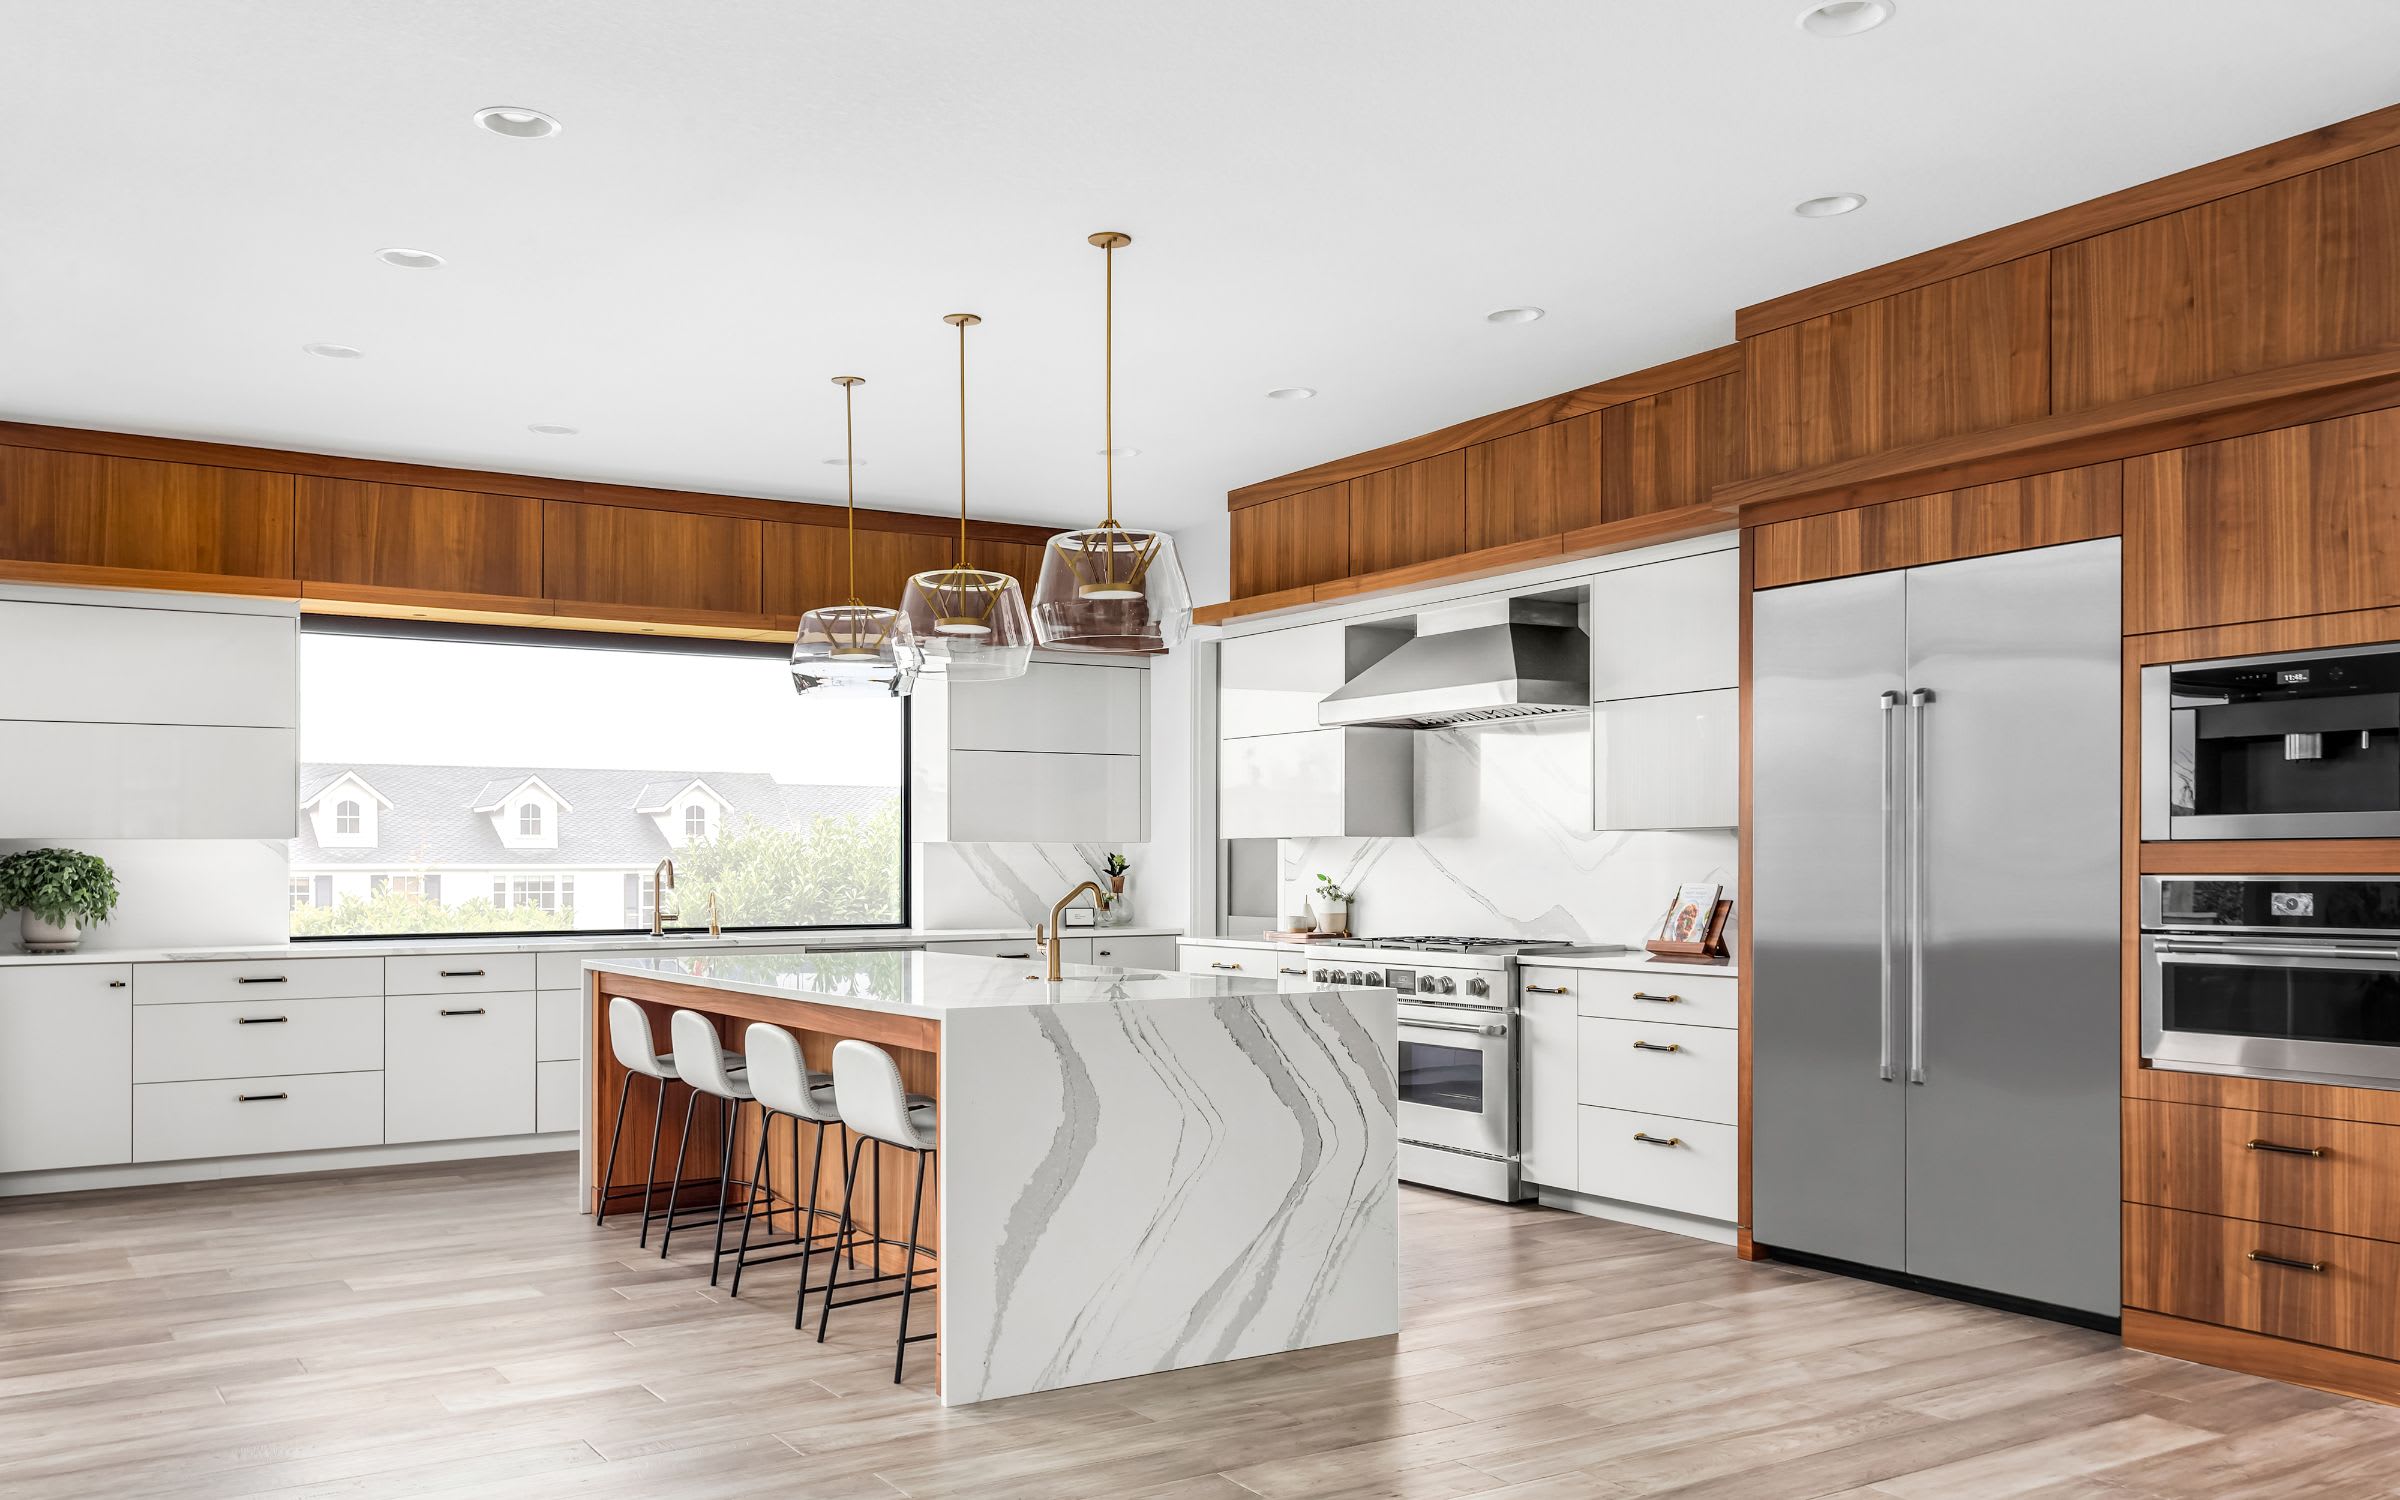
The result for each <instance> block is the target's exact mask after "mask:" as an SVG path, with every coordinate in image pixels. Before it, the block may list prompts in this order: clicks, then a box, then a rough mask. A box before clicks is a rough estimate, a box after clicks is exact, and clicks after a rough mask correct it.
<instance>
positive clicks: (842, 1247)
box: [817, 1135, 867, 1344]
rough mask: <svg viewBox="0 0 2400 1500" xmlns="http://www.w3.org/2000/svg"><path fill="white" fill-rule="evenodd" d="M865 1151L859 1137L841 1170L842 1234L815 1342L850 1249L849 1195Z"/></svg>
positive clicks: (820, 1308) (828, 1274) (827, 1279)
mask: <svg viewBox="0 0 2400 1500" xmlns="http://www.w3.org/2000/svg"><path fill="white" fill-rule="evenodd" d="M866 1149H867V1138H866V1137H865V1136H863V1135H862V1136H860V1137H859V1138H858V1143H857V1144H856V1145H854V1146H852V1147H851V1148H850V1159H849V1161H848V1162H846V1163H845V1164H844V1165H843V1168H842V1232H841V1235H840V1237H839V1238H837V1239H836V1240H835V1241H834V1246H833V1260H832V1261H831V1262H830V1263H829V1264H828V1265H827V1266H826V1268H825V1297H824V1300H823V1302H821V1303H820V1304H819V1305H818V1308H817V1342H818V1343H820V1344H822V1343H824V1342H825V1325H826V1324H827V1322H828V1321H830V1320H831V1318H832V1317H833V1289H834V1287H835V1285H836V1284H837V1283H839V1282H840V1280H841V1276H842V1257H843V1256H844V1255H846V1254H848V1253H849V1249H850V1229H851V1224H850V1194H851V1193H852V1191H854V1190H855V1189H856V1188H857V1186H858V1159H859V1157H860V1156H862V1155H864V1154H865V1152H866Z"/></svg>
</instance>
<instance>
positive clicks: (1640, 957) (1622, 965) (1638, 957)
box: [1517, 948, 1741, 977]
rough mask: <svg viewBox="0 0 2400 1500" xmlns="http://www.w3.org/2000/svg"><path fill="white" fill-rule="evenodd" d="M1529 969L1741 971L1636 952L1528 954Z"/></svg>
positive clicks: (1525, 963)
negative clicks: (1680, 961)
mask: <svg viewBox="0 0 2400 1500" xmlns="http://www.w3.org/2000/svg"><path fill="white" fill-rule="evenodd" d="M1517 964H1518V967H1520V968H1526V969H1616V970H1619V971H1623V972H1629V973H1634V974H1720V975H1725V976H1728V977H1730V976H1733V975H1736V974H1739V973H1740V972H1741V971H1740V970H1739V969H1738V968H1737V967H1736V966H1735V965H1734V964H1732V963H1731V962H1727V963H1721V964H1683V963H1676V962H1674V961H1672V960H1669V959H1657V958H1652V957H1651V956H1650V955H1649V953H1648V952H1646V951H1645V950H1643V949H1640V948H1636V949H1634V950H1633V951H1632V952H1631V953H1587V954H1575V953H1570V954H1566V955H1564V956H1562V957H1558V958H1552V957H1549V956H1548V955H1546V954H1540V953H1528V954H1526V955H1525V956H1524V957H1523V958H1521V959H1519V960H1518V961H1517Z"/></svg>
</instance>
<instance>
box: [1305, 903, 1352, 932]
mask: <svg viewBox="0 0 2400 1500" xmlns="http://www.w3.org/2000/svg"><path fill="white" fill-rule="evenodd" d="M1308 909H1309V910H1310V911H1313V912H1315V913H1316V914H1317V931H1319V932H1325V933H1342V932H1348V931H1349V930H1350V903H1349V902H1347V901H1326V900H1324V899H1322V898H1320V897H1314V896H1312V897H1310V898H1309V902H1308Z"/></svg>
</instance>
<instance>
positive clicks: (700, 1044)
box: [658, 1010, 758, 1286]
mask: <svg viewBox="0 0 2400 1500" xmlns="http://www.w3.org/2000/svg"><path fill="white" fill-rule="evenodd" d="M667 1035H668V1038H669V1039H670V1040H672V1041H673V1042H674V1043H675V1056H676V1057H677V1058H679V1059H680V1060H681V1061H680V1064H679V1066H680V1068H681V1071H682V1073H683V1081H684V1083H685V1084H686V1085H687V1086H688V1087H689V1088H690V1089H691V1091H692V1097H691V1101H690V1102H689V1103H687V1104H685V1105H684V1107H683V1138H682V1140H681V1141H679V1142H678V1143H677V1144H676V1147H675V1180H676V1181H677V1182H681V1181H682V1180H683V1159H684V1156H685V1154H686V1153H687V1152H689V1151H690V1150H691V1146H692V1110H693V1108H694V1107H695V1106H696V1105H698V1104H699V1102H700V1096H701V1095H702V1094H707V1095H709V1096H710V1097H712V1098H714V1099H716V1100H717V1101H718V1103H719V1104H720V1105H721V1106H722V1108H723V1110H724V1114H725V1124H724V1129H723V1130H722V1131H721V1132H720V1133H719V1138H718V1141H717V1242H716V1248H715V1250H714V1251H713V1252H712V1253H711V1254H710V1256H709V1260H708V1284H709V1285H710V1286H715V1285H716V1284H717V1268H718V1263H719V1262H720V1261H722V1260H723V1259H724V1257H725V1199H726V1196H727V1194H728V1193H729V1192H730V1191H731V1188H732V1183H733V1127H734V1123H735V1121H736V1120H737V1119H738V1118H739V1116H740V1112H741V1107H742V1105H744V1104H746V1103H748V1102H750V1097H751V1095H750V1080H749V1078H748V1076H747V1074H746V1073H745V1071H744V1065H743V1062H742V1055H741V1054H740V1053H738V1052H732V1051H728V1050H726V1049H725V1047H724V1046H723V1045H722V1044H720V1043H719V1042H718V1040H717V1027H716V1023H715V1022H713V1021H711V1020H709V1018H708V1017H706V1016H704V1015H702V1014H700V1012H698V1011H696V1010H679V1011H677V1012H675V1013H674V1014H673V1015H671V1016H669V1017H667ZM757 1190H758V1186H757V1184H756V1183H755V1182H746V1183H744V1184H743V1185H742V1191H743V1192H744V1193H745V1194H750V1193H755V1192H756V1191H757ZM674 1238H675V1220H674V1217H673V1216H672V1215H670V1216H669V1217H668V1219H667V1227H666V1230H665V1232H664V1233H662V1234H660V1235H659V1237H658V1258H659V1259H660V1260H665V1259H666V1258H667V1248H668V1246H669V1245H670V1244H671V1243H672V1242H673V1240H674Z"/></svg>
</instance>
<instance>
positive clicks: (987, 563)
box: [764, 522, 1039, 619]
mask: <svg viewBox="0 0 2400 1500" xmlns="http://www.w3.org/2000/svg"><path fill="white" fill-rule="evenodd" d="M1028 550H1032V549H1028ZM987 554H988V555H987ZM970 557H971V560H972V561H973V562H974V564H975V565H976V566H977V567H992V568H998V567H999V566H1000V564H1001V563H1002V561H1003V559H1002V558H1001V557H1000V556H999V555H998V552H997V549H995V548H994V547H992V546H991V545H990V544H988V543H986V544H983V545H981V546H978V547H976V548H975V549H974V551H973V552H972V553H971V554H970ZM957 558H958V538H957V537H956V536H954V535H953V536H944V535H941V534H939V533H936V532H912V531H870V530H869V529H867V528H866V527H864V526H861V527H860V528H859V529H858V597H859V599H860V600H861V601H862V602H864V603H867V604H880V605H885V606H888V607H891V608H897V607H898V606H899V604H900V594H901V591H902V590H904V589H906V588H907V587H908V579H909V575H910V574H912V573H923V572H928V571H930V570H932V569H934V568H944V567H948V566H949V565H950V564H951V563H953V562H955V561H956V560H957ZM765 559H766V560H765V584H764V590H765V601H766V602H765V608H766V612H767V613H768V614H770V615H773V616H775V617H777V618H778V619H781V618H784V617H787V616H788V617H792V618H797V617H798V616H800V615H801V614H803V613H805V612H807V611H809V610H812V609H815V608H817V607H818V606H820V605H826V604H839V603H841V602H842V601H843V600H845V599H847V598H849V596H850V586H851V580H850V568H849V550H848V538H847V536H846V534H845V532H844V529H843V528H842V527H839V526H811V525H806V524H801V523H794V522H769V523H767V527H766V538H765ZM1006 561H1009V562H1012V563H1021V562H1022V558H1020V557H1016V556H1011V557H1009V558H1008V559H1006ZM1036 565H1037V566H1038V565H1039V562H1038V555H1037V559H1036ZM1026 598H1027V601H1028V603H1030V602H1031V599H1032V585H1031V584H1027V585H1026Z"/></svg>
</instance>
